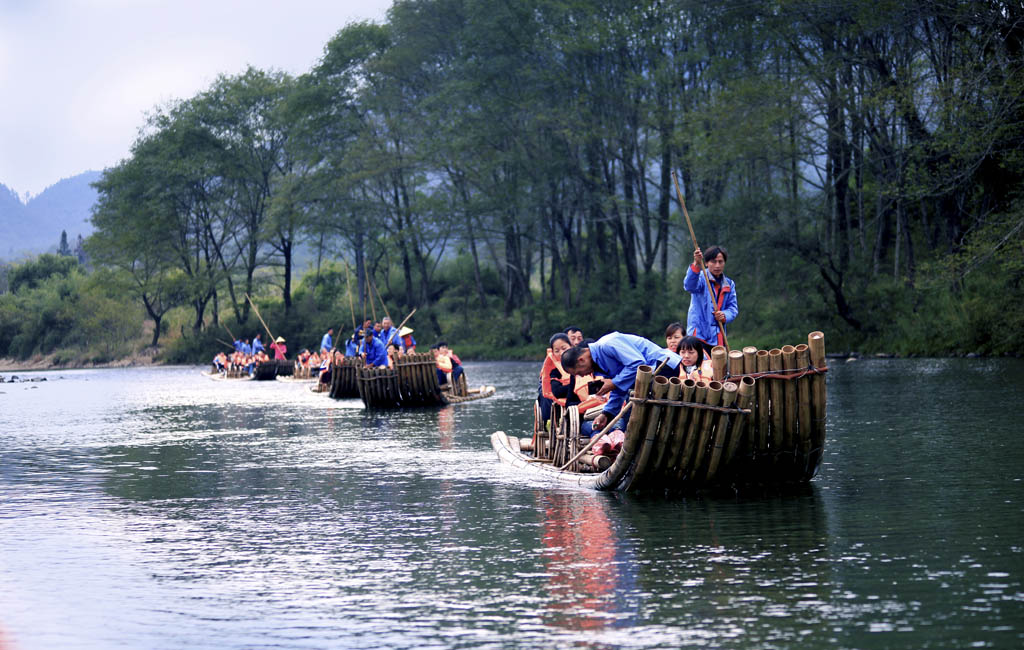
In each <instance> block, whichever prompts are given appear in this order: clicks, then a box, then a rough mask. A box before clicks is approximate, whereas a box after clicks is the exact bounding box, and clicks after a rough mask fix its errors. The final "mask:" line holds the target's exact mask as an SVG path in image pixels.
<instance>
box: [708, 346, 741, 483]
mask: <svg viewBox="0 0 1024 650" xmlns="http://www.w3.org/2000/svg"><path fill="white" fill-rule="evenodd" d="M740 356H741V357H742V356H743V354H742V353H740ZM738 390H739V386H737V385H736V384H735V383H733V382H731V381H727V382H725V383H724V384H722V406H725V407H729V406H732V404H733V402H735V401H736V392H737V391H738ZM731 417H732V415H731V414H730V413H719V414H718V415H717V416H716V417H715V420H714V421H715V430H714V432H713V433H712V435H713V438H712V439H711V458H710V459H709V460H708V473H707V475H706V478H705V481H706V482H707V483H711V481H713V480H714V479H715V476H716V475H717V474H718V468H719V465H720V464H721V462H722V457H723V456H724V455H725V451H726V448H727V445H728V444H729V439H730V437H732V436H733V435H735V433H734V432H732V431H730V430H729V423H730V418H731Z"/></svg>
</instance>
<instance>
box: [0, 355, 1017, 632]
mask: <svg viewBox="0 0 1024 650" xmlns="http://www.w3.org/2000/svg"><path fill="white" fill-rule="evenodd" d="M471 371H472V373H473V374H472V377H473V383H477V382H479V383H488V384H494V385H497V386H498V389H499V394H498V396H496V397H494V398H492V399H488V400H483V401H480V402H473V403H469V404H465V405H460V406H453V407H447V408H442V409H433V410H431V409H426V410H418V411H415V412H395V413H389V412H368V411H365V410H363V409H362V408H361V404H360V403H359V402H358V400H348V401H340V402H336V401H334V400H330V399H327V398H324V397H323V396H319V395H313V394H311V393H308V391H304V390H303V387H302V386H301V385H297V386H289V385H252V384H251V383H250V382H246V385H230V384H227V385H225V384H223V383H222V384H217V383H214V382H209V381H208V380H205V381H204V382H198V383H197V382H196V378H195V377H194V376H193V371H192V370H191V369H189V370H177V369H158V370H152V371H111V372H100V371H91V372H87V373H78V374H74V373H68V378H67V379H65V380H61V381H53V382H45V383H42V384H40V385H39V386H40V387H39V388H38V389H36V390H25V391H15V392H10V393H7V394H3V395H0V400H7V401H0V449H2V450H3V453H2V454H0V539H3V540H4V543H5V546H4V553H3V554H0V611H3V612H4V625H5V626H6V629H7V634H8V638H9V639H10V643H12V644H15V645H16V646H17V648H18V650H32V649H34V648H50V647H76V646H77V647H111V646H121V647H139V648H147V647H175V648H178V647H180V648H186V647H189V648H191V647H217V648H247V647H255V646H261V647H357V646H367V647H394V648H422V647H445V648H448V647H454V648H476V647H531V648H532V647H536V648H548V647H589V648H612V647H616V648H619V647H626V648H633V647H636V648H649V647H692V646H705V647H721V646H741V647H758V648H760V647H857V648H871V647H906V648H916V647H923V646H928V645H932V646H945V647H966V646H968V645H970V644H971V643H982V644H987V645H989V646H994V647H1019V646H1020V645H1021V644H1022V642H1024V631H1022V629H1021V621H1022V620H1024V545H1022V544H1021V542H1020V535H1019V532H1020V530H1022V528H1024V508H1022V503H1024V489H1022V488H1024V476H1022V475H1021V473H1020V468H1021V467H1022V466H1024V451H1022V447H1021V446H1020V445H1018V444H1016V442H1015V441H1016V438H1017V436H1016V434H1017V433H1019V432H1018V431H1017V429H1018V428H1019V422H1017V421H1015V420H1014V419H1013V418H1012V414H1011V417H1002V418H1000V417H996V415H995V413H994V411H999V412H1000V413H1003V414H1004V415H1005V412H1006V409H1007V408H1008V407H1007V404H1011V405H1012V404H1014V403H1016V402H1017V401H1018V400H1019V399H1020V398H1022V397H1024V364H1016V365H1015V364H1014V363H985V364H982V366H981V370H979V369H978V368H976V367H974V366H968V365H965V364H964V363H961V362H960V361H958V360H947V361H941V362H931V361H922V362H919V363H913V362H905V361H903V362H895V361H893V362H888V361H887V362H880V363H878V364H866V363H865V364H861V365H857V364H850V365H846V366H841V367H839V368H836V369H835V370H834V371H833V372H830V374H829V379H828V381H829V391H830V408H829V418H830V428H829V441H828V451H827V454H826V457H825V461H824V465H823V469H822V472H821V474H820V476H819V478H818V479H816V480H815V481H814V482H813V484H812V485H811V486H810V487H808V488H806V489H805V490H803V491H801V492H799V493H795V494H786V495H776V496H764V497H757V498H754V497H743V498H737V497H736V496H735V495H725V496H724V497H722V496H720V495H719V496H714V497H711V498H701V499H686V500H664V499H656V498H651V497H634V496H632V495H629V494H625V495H622V494H611V495H609V494H599V493H593V492H589V491H584V490H576V489H571V488H567V487H565V486H564V485H559V484H552V483H551V482H545V480H543V479H542V478H530V477H524V476H523V475H522V474H520V473H517V472H515V471H510V470H508V469H507V468H505V467H503V466H501V465H500V464H498V463H497V462H496V460H495V457H494V454H493V452H492V451H491V450H490V447H489V445H488V440H487V438H488V436H489V434H490V432H491V431H493V430H495V429H499V428H500V429H505V430H507V431H509V432H512V433H515V432H522V431H524V430H526V429H528V428H529V423H530V399H531V398H532V394H531V393H532V390H535V386H536V384H535V377H536V368H535V367H534V365H532V364H474V366H473V367H472V368H471ZM531 382H533V383H532V384H531ZM993 383H995V384H997V385H999V386H1000V387H1001V389H1002V390H1003V395H1002V398H1003V399H1002V400H992V399H988V398H987V395H988V391H989V390H990V387H991V385H992V384H993ZM531 386H532V387H533V388H532V389H531ZM895 394H898V395H899V396H900V400H901V401H900V404H899V408H894V407H893V401H892V398H893V395H895ZM961 403H963V404H967V403H970V404H972V405H975V404H976V405H978V406H977V407H976V408H975V407H973V406H972V408H957V409H956V413H955V418H952V417H950V416H951V407H950V405H951V404H961ZM41 423H43V424H41ZM112 611H114V612H118V613H119V616H118V617H111V616H110V612H112Z"/></svg>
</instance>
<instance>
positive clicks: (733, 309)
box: [683, 264, 740, 345]
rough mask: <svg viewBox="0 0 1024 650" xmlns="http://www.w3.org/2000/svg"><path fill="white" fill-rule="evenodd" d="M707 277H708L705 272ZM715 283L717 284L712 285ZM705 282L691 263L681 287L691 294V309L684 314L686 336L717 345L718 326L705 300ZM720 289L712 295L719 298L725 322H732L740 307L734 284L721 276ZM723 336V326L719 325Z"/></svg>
mask: <svg viewBox="0 0 1024 650" xmlns="http://www.w3.org/2000/svg"><path fill="white" fill-rule="evenodd" d="M708 275H711V273H710V272H708ZM713 277H714V276H712V282H713V283H714V280H713ZM714 284H718V283H714ZM707 287H708V283H707V280H706V279H705V277H704V274H703V273H701V272H700V271H699V270H697V271H695V270H694V267H693V265H692V264H691V265H690V266H689V267H688V268H687V269H686V277H685V278H684V279H683V288H684V289H686V290H687V291H689V292H690V309H689V311H687V312H686V333H687V334H692V335H693V336H696V337H697V338H699V339H700V340H702V341H704V342H705V343H710V344H711V345H720V344H721V342H720V341H719V340H718V332H719V326H718V321H717V320H715V314H714V310H712V308H711V299H710V298H708V290H707ZM720 287H721V288H720V289H719V288H715V290H714V292H713V294H712V295H714V296H715V297H716V298H720V302H719V301H716V303H717V304H720V305H721V310H722V312H724V313H725V322H726V323H731V322H732V321H733V320H735V319H736V316H737V315H739V313H740V308H739V304H738V303H737V302H736V283H735V282H733V281H732V280H731V279H729V278H727V277H725V274H722V280H721V283H720ZM721 331H722V333H723V334H724V333H725V324H724V323H723V324H722V326H721Z"/></svg>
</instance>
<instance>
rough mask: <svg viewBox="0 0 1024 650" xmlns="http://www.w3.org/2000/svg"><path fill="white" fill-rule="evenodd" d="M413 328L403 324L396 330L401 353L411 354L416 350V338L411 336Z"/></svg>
mask: <svg viewBox="0 0 1024 650" xmlns="http://www.w3.org/2000/svg"><path fill="white" fill-rule="evenodd" d="M414 331H415V330H413V328H411V327H406V326H403V327H402V329H400V330H398V342H399V345H401V346H402V354H412V353H414V352H416V339H415V338H413V335H412V333H413V332H414Z"/></svg>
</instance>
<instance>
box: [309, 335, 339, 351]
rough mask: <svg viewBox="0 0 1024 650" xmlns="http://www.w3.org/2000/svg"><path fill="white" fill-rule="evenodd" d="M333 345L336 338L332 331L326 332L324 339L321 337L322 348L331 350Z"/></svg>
mask: <svg viewBox="0 0 1024 650" xmlns="http://www.w3.org/2000/svg"><path fill="white" fill-rule="evenodd" d="M307 340H308V339H307ZM333 347H334V338H333V337H332V336H331V333H330V332H328V333H326V334H324V337H323V338H322V339H320V349H321V350H330V349H331V348H333Z"/></svg>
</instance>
